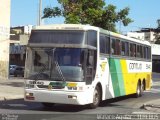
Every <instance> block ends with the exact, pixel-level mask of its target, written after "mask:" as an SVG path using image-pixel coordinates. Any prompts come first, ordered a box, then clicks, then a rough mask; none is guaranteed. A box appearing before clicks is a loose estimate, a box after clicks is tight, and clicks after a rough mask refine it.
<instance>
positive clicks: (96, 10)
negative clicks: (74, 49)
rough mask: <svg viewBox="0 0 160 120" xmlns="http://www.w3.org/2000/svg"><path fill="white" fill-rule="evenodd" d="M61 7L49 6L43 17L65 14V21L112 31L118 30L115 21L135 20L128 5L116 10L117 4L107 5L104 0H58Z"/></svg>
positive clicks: (124, 22) (129, 21) (125, 24)
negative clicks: (130, 14)
mask: <svg viewBox="0 0 160 120" xmlns="http://www.w3.org/2000/svg"><path fill="white" fill-rule="evenodd" d="M58 2H59V3H60V4H61V7H53V8H51V7H47V8H45V9H44V11H43V13H44V16H43V18H51V17H57V16H63V17H64V18H65V23H72V24H79V23H81V24H90V25H93V26H97V27H101V28H104V29H108V30H111V31H114V32H115V31H116V28H115V26H116V25H115V23H117V22H122V23H123V25H124V26H127V25H128V24H129V23H131V22H133V21H132V20H131V19H130V18H129V17H127V16H128V14H129V8H128V7H126V8H124V9H122V10H120V11H119V12H116V6H114V5H111V4H109V5H108V6H106V3H105V2H104V0H92V1H91V0H58Z"/></svg>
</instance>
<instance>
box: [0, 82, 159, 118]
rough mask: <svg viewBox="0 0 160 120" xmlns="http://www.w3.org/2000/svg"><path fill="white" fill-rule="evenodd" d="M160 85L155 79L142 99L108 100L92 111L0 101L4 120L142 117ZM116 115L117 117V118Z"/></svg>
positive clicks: (121, 98) (157, 95)
mask: <svg viewBox="0 0 160 120" xmlns="http://www.w3.org/2000/svg"><path fill="white" fill-rule="evenodd" d="M159 95H160V82H159V81H158V79H155V80H153V88H152V89H151V91H147V92H144V93H143V96H142V97H139V98H134V96H132V95H131V96H125V97H120V98H116V99H111V100H106V101H104V102H103V103H102V104H101V106H99V107H98V108H96V109H89V108H88V107H87V106H75V105H62V104H56V105H55V106H54V107H53V108H44V107H43V106H42V105H41V104H40V103H30V102H25V101H24V100H23V99H16V100H8V101H1V102H0V113H1V116H0V119H3V120H6V119H5V118H10V119H15V120H17V119H18V120H28V119H34V120H66V119H68V120H85V119H87V120H88V119H90V120H93V119H95V120H97V119H103V118H105V119H106V118H107V117H108V115H107V116H104V115H106V114H111V116H109V117H112V118H114V115H116V114H142V113H150V111H146V110H144V109H141V106H142V105H143V104H144V103H146V102H148V101H151V100H154V99H158V98H160V96H159ZM113 114H114V115H113Z"/></svg>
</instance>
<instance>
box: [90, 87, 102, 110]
mask: <svg viewBox="0 0 160 120" xmlns="http://www.w3.org/2000/svg"><path fill="white" fill-rule="evenodd" d="M100 101H101V92H100V88H99V87H98V86H96V88H95V90H94V93H93V103H91V104H90V105H89V108H91V109H95V108H96V107H98V106H99V104H100Z"/></svg>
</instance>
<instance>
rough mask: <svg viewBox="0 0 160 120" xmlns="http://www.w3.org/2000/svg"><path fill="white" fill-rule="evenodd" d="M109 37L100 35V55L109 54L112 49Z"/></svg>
mask: <svg viewBox="0 0 160 120" xmlns="http://www.w3.org/2000/svg"><path fill="white" fill-rule="evenodd" d="M109 46H110V42H109V37H107V36H105V35H102V34H101V35H100V53H104V54H109V49H110V47H109Z"/></svg>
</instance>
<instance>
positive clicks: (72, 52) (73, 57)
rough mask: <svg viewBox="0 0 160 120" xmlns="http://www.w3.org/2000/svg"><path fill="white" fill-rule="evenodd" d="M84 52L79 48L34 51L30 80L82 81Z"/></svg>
mask: <svg viewBox="0 0 160 120" xmlns="http://www.w3.org/2000/svg"><path fill="white" fill-rule="evenodd" d="M83 56H84V52H83V50H82V49H79V48H76V49H75V48H54V49H41V50H40V49H35V50H33V51H32V58H33V64H31V65H32V67H31V70H30V76H29V78H30V79H35V80H56V81H65V80H66V81H82V80H83V68H82V66H83Z"/></svg>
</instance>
